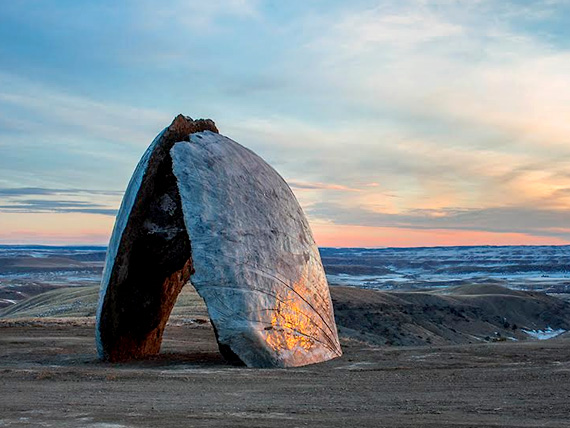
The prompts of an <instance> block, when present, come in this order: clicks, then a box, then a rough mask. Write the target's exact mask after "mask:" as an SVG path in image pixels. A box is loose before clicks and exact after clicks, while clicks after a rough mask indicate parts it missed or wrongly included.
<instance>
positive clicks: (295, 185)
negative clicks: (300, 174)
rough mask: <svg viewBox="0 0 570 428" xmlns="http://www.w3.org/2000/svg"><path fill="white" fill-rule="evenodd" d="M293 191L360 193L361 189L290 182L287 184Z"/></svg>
mask: <svg viewBox="0 0 570 428" xmlns="http://www.w3.org/2000/svg"><path fill="white" fill-rule="evenodd" d="M287 184H289V186H291V187H292V188H293V189H298V190H337V191H341V192H361V191H362V190H361V189H356V188H354V187H348V186H344V185H342V184H334V183H309V182H302V181H295V180H290V181H288V182H287Z"/></svg>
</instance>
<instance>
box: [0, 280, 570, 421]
mask: <svg viewBox="0 0 570 428" xmlns="http://www.w3.org/2000/svg"><path fill="white" fill-rule="evenodd" d="M68 291H69V294H66V293H63V290H53V291H50V292H48V293H45V294H44V295H40V296H36V297H33V298H31V299H29V300H28V301H26V302H22V303H19V304H18V305H15V306H14V307H13V308H12V309H11V312H8V313H7V312H6V310H4V312H3V313H2V319H1V320H0V374H1V375H0V426H30V427H31V426H33V427H36V426H58V427H76V426H81V427H92V428H97V427H100V428H103V427H107V428H108V427H117V428H119V427H156V426H185V427H186V426H211V427H225V426H227V427H266V426H275V427H296V426H315V427H344V426H355V427H356V426H370V427H434V428H436V427H438V428H439V427H458V426H461V427H538V426H541V427H567V426H568V422H569V419H568V414H569V413H570V403H569V402H568V400H567V397H568V395H569V393H570V386H569V385H570V382H569V381H570V362H569V361H570V342H569V338H568V337H567V336H568V334H561V335H559V336H557V337H555V338H553V339H550V340H541V341H539V340H536V339H535V338H533V337H532V336H530V335H528V334H525V333H523V332H522V330H523V328H528V329H531V328H534V329H538V328H546V327H547V325H553V326H560V327H566V326H567V323H568V320H569V310H568V307H567V304H566V303H565V302H563V301H561V300H559V299H556V298H549V297H548V296H544V295H535V294H533V293H524V292H512V291H508V290H507V291H506V292H502V290H498V289H496V288H495V287H490V288H483V289H479V290H471V291H469V290H461V289H459V290H452V291H451V292H450V293H449V294H441V293H433V292H419V293H413V292H410V293H390V292H376V291H370V290H359V289H355V288H349V287H332V290H331V292H332V296H333V299H334V303H335V310H336V316H337V322H338V324H339V329H340V338H341V344H342V347H343V351H344V355H343V356H342V357H341V358H339V359H335V360H332V361H330V362H326V363H323V364H316V365H312V366H306V367H301V368H295V369H247V368H243V367H234V366H230V365H228V364H226V363H225V361H224V360H223V358H222V357H221V355H220V354H219V352H218V349H217V345H216V341H215V337H214V333H213V330H212V329H211V327H210V324H209V322H208V318H207V315H206V313H205V311H204V305H203V302H201V300H200V299H199V297H198V296H197V295H196V293H195V292H194V291H193V290H192V289H191V288H189V287H185V289H184V291H183V293H182V295H181V297H180V299H179V301H178V303H177V305H176V307H175V310H174V314H173V316H172V317H171V320H170V322H169V325H168V326H167V328H166V330H165V339H164V342H163V347H162V353H161V354H160V355H159V356H158V357H154V358H150V359H146V360H142V361H132V362H126V363H121V364H111V363H102V362H99V360H98V359H97V356H96V350H95V343H94V319H93V317H92V316H90V315H91V314H92V312H93V310H94V309H93V305H94V302H95V300H96V294H97V291H96V288H94V287H82V288H75V289H68ZM62 293H63V294H62ZM75 293H78V294H75ZM62 299H63V301H62ZM501 300H504V301H505V302H506V303H505V304H504V305H503V303H501ZM510 305H515V306H514V307H513V308H512V311H511V310H507V307H509V306H510ZM16 309H17V310H16ZM522 309H528V310H529V312H528V314H527V315H524V316H521V315H520V310H522ZM499 314H502V316H503V318H506V319H507V322H509V323H511V322H513V323H514V322H516V323H517V324H519V325H518V326H517V328H516V329H514V330H513V327H512V326H510V327H507V326H506V325H505V324H506V322H504V324H503V325H502V327H501V325H500V321H499V319H498V318H496V317H498V316H499ZM467 320H469V321H467ZM508 320H511V321H508ZM485 329H487V330H485ZM386 330H388V331H386ZM492 330H496V331H498V332H499V333H501V336H500V337H506V336H507V335H509V336H511V337H514V338H519V339H520V340H518V341H514V340H505V341H502V340H499V336H498V335H495V336H492V337H491V335H490V334H489V336H490V337H489V338H488V339H486V338H485V337H483V335H485V334H486V333H487V332H490V331H492ZM473 333H474V334H473ZM469 335H473V336H477V337H478V338H479V339H480V340H476V339H473V340H471V342H472V343H468V342H469ZM418 336H421V337H423V339H421V340H420V339H419V338H418ZM525 336H526V337H525ZM428 338H431V342H432V343H431V344H429V343H428ZM386 342H392V343H393V344H399V345H406V346H389V345H386V344H385V343H386ZM414 343H415V344H421V345H422V346H416V345H413V344H414Z"/></svg>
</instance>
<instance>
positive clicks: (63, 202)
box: [0, 187, 123, 216]
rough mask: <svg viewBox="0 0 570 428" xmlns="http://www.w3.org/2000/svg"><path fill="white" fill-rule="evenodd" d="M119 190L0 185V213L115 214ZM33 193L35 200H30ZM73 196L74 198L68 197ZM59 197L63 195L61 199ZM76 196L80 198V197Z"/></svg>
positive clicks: (119, 194) (120, 193)
mask: <svg viewBox="0 0 570 428" xmlns="http://www.w3.org/2000/svg"><path fill="white" fill-rule="evenodd" d="M122 194H123V192H119V191H107V190H89V189H51V188H43V187H20V188H6V187H2V188H0V212H4V213H80V214H98V215H104V216H115V215H116V214H117V209H116V208H113V207H110V206H109V204H113V205H115V204H116V199H117V197H118V196H121V195H122ZM30 196H36V197H37V198H36V199H30V198H29V197H30ZM72 196H75V197H76V198H75V199H69V198H70V197H72ZM62 197H64V198H63V199H62ZM80 198H83V200H82V199H80Z"/></svg>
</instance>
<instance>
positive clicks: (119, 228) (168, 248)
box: [97, 115, 342, 367]
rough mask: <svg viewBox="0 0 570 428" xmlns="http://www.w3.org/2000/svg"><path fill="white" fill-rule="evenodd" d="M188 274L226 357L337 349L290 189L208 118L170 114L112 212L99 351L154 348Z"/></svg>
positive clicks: (250, 358) (105, 354) (288, 361)
mask: <svg viewBox="0 0 570 428" xmlns="http://www.w3.org/2000/svg"><path fill="white" fill-rule="evenodd" d="M190 279H191V281H192V284H193V285H194V286H195V288H196V290H197V291H198V293H199V294H200V295H201V296H202V298H203V299H204V301H205V303H206V306H207V308H208V313H209V316H210V319H211V322H212V325H213V327H214V330H215V332H216V339H217V341H218V345H219V347H220V351H221V352H222V354H223V355H224V356H225V357H226V358H227V359H228V360H230V361H231V362H235V363H244V364H246V365H248V366H250V367H291V366H301V365H305V364H311V363H317V362H321V361H326V360H328V359H331V358H335V357H338V356H340V355H341V354H342V351H341V348H340V344H339V341H338V335H337V329H336V325H335V321H334V314H333V308H332V302H331V299H330V294H329V289H328V284H327V281H326V276H325V273H324V269H323V266H322V263H321V260H320V256H319V252H318V249H317V246H316V244H315V241H314V239H313V236H312V233H311V230H310V227H309V224H308V222H307V220H306V218H305V215H304V213H303V211H302V209H301V207H300V206H299V203H298V202H297V200H296V198H295V196H294V195H293V193H292V191H291V189H290V188H289V186H288V185H287V184H286V183H285V181H284V180H283V179H282V178H281V176H280V175H279V174H278V173H277V172H276V171H275V170H274V169H273V168H271V167H270V166H269V165H268V164H267V163H266V162H265V161H263V159H261V158H260V157H259V156H257V155H256V154H255V153H253V152H252V151H251V150H249V149H246V148H245V147H243V146H241V145H239V144H238V143H236V142H235V141H233V140H231V139H229V138H227V137H224V136H221V135H219V134H218V131H217V129H216V127H215V124H214V123H213V122H212V121H210V120H199V121H193V120H191V119H190V118H187V117H184V116H181V115H180V116H177V117H176V118H175V120H174V122H173V123H172V125H171V126H170V127H168V128H167V129H165V130H164V131H163V132H162V133H161V134H160V135H159V136H158V137H157V138H156V139H155V141H154V142H153V143H152V144H151V146H150V147H149V149H148V150H147V152H146V153H145V155H144V156H143V158H142V159H141V161H140V163H139V165H138V166H137V169H136V171H135V173H134V175H133V178H132V179H131V182H130V184H129V188H128V190H127V193H126V194H125V197H124V199H123V204H122V206H121V209H120V211H119V215H118V217H117V222H116V224H115V229H114V231H113V237H112V239H111V244H110V246H109V252H108V255H107V262H106V268H105V272H104V277H103V282H102V289H101V298H100V307H99V312H98V325H97V332H98V349H99V353H100V356H101V357H102V358H105V359H109V360H113V361H118V360H123V359H128V358H141V357H144V356H146V355H151V354H154V353H157V352H159V349H160V343H161V340H162V333H163V330H164V327H165V325H166V322H167V320H168V317H169V315H170V312H171V310H172V307H173V305H174V302H175V300H176V297H177V296H178V293H179V292H180V290H181V288H182V286H183V285H184V284H185V283H186V282H187V281H188V280H190Z"/></svg>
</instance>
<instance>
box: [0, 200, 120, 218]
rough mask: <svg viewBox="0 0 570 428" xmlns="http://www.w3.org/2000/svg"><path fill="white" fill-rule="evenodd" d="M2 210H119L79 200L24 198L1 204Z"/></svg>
mask: <svg viewBox="0 0 570 428" xmlns="http://www.w3.org/2000/svg"><path fill="white" fill-rule="evenodd" d="M0 212H7V213H81V214H100V215H106V216H115V215H117V212H118V210H117V209H113V208H106V207H104V206H103V205H100V204H96V203H89V202H84V201H77V200H42V199H24V200H20V201H15V202H12V203H10V204H4V205H0Z"/></svg>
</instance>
